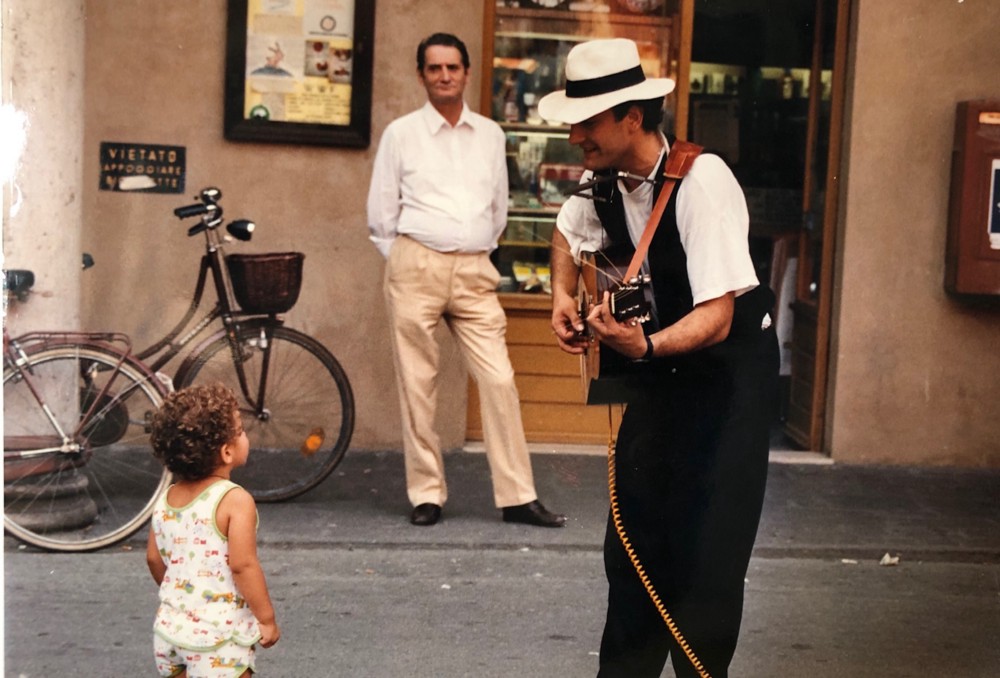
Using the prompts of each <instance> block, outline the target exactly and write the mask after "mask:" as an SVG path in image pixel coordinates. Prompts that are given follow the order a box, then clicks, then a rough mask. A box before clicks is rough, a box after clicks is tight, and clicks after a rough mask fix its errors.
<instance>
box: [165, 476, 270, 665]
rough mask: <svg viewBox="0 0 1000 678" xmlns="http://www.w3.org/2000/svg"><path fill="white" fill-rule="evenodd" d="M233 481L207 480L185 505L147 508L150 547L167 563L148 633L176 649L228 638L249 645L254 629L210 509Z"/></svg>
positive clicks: (212, 645) (210, 645) (200, 647)
mask: <svg viewBox="0 0 1000 678" xmlns="http://www.w3.org/2000/svg"><path fill="white" fill-rule="evenodd" d="M235 487H239V486H238V485H237V484H236V483H233V482H231V481H228V480H223V481H220V482H217V483H213V484H212V485H210V486H209V487H207V488H205V490H204V491H203V492H202V493H201V494H199V495H198V497H196V498H195V499H194V501H192V502H191V503H189V504H188V505H186V506H181V507H179V508H175V507H173V506H170V505H169V504H168V503H167V493H166V492H164V493H163V495H162V496H161V497H160V498H159V500H158V501H157V503H156V508H155V509H154V510H153V517H152V529H153V535H154V536H155V538H156V546H157V548H158V549H159V551H160V556H161V557H162V558H163V563H164V564H165V565H166V567H167V571H166V574H165V575H164V576H163V583H162V584H161V585H160V607H159V609H158V610H157V611H156V622H155V624H154V631H155V632H156V634H157V635H159V636H160V637H161V638H163V639H165V640H167V641H168V642H170V643H173V644H174V645H177V646H179V647H183V648H187V649H192V650H203V649H211V648H215V647H218V646H220V645H222V644H223V643H226V642H229V641H232V642H234V643H236V644H237V645H244V646H250V645H253V644H254V643H256V642H257V641H258V640H260V629H259V628H258V626H257V620H256V619H255V618H254V616H253V613H252V612H250V608H249V607H247V604H246V601H245V600H243V596H241V595H240V594H239V591H237V589H236V583H235V582H234V581H233V572H232V570H230V569H229V540H228V539H227V538H226V537H225V536H223V535H222V533H221V532H219V528H218V527H217V526H216V523H215V511H216V509H217V508H218V506H219V502H220V501H222V498H223V497H224V496H225V495H226V493H227V492H229V491H230V490H232V489H233V488H235Z"/></svg>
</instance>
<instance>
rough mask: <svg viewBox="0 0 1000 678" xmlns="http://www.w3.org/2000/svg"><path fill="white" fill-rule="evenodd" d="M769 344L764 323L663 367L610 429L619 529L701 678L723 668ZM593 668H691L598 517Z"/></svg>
mask: <svg viewBox="0 0 1000 678" xmlns="http://www.w3.org/2000/svg"><path fill="white" fill-rule="evenodd" d="M777 374H778V348H777V341H776V339H775V336H774V332H773V329H772V330H767V331H763V332H761V334H760V336H759V341H754V344H753V345H752V346H748V347H743V348H741V349H740V350H739V351H738V352H735V353H734V354H732V355H729V356H728V357H727V358H726V359H725V360H721V361H719V363H718V364H717V365H716V366H715V368H713V369H711V370H708V371H696V372H688V373H684V370H683V369H681V370H678V373H677V374H666V375H664V377H663V378H661V379H659V380H658V383H657V384H656V386H655V388H653V389H650V390H649V392H648V393H647V394H646V397H644V398H641V399H637V400H635V401H633V402H631V403H629V405H628V407H627V409H626V411H625V415H624V418H623V420H622V424H621V428H620V430H619V435H618V444H617V451H616V475H617V482H616V486H617V494H618V503H619V507H620V512H621V518H622V522H623V524H624V527H625V531H626V533H627V535H628V537H629V539H630V541H631V543H632V546H633V547H634V549H635V553H636V555H637V556H638V558H639V560H640V561H641V563H642V565H643V567H644V568H645V571H646V574H647V576H649V577H650V579H651V583H652V585H653V586H654V587H655V589H656V592H657V593H658V594H659V596H660V598H661V600H662V601H663V603H664V604H665V606H666V608H667V611H668V612H669V613H670V615H671V616H672V618H673V620H674V622H675V623H676V625H677V627H678V630H679V631H680V633H681V634H682V636H683V637H684V639H685V640H686V641H687V642H688V644H689V646H690V648H691V650H692V651H693V652H694V654H695V655H696V656H697V658H698V659H699V660H700V661H701V663H702V665H703V667H704V668H705V670H706V671H707V672H708V673H709V674H710V675H711V676H712V678H724V677H725V676H727V675H728V671H729V664H730V662H731V661H732V658H733V654H734V652H735V650H736V643H737V638H738V637H739V630H740V623H741V619H742V615H743V587H744V578H745V576H746V570H747V566H748V564H749V561H750V552H751V550H752V548H753V543H754V540H755V538H756V535H757V526H758V523H759V521H760V512H761V507H762V505H763V500H764V487H765V482H766V478H767V458H768V447H769V426H770V423H771V421H772V419H773V415H774V412H775V409H774V407H775V398H776V393H777ZM604 564H605V571H606V574H607V578H608V586H609V590H608V613H607V621H606V624H605V627H604V636H603V639H602V641H601V656H600V673H599V676H600V677H601V678H610V677H618V676H622V677H624V676H628V677H629V678H641V677H643V676H650V677H653V678H655V677H658V676H659V675H660V673H661V671H662V670H663V666H664V664H665V663H666V660H667V657H668V656H669V657H670V659H671V661H672V663H673V667H674V671H675V673H676V674H677V676H678V677H679V678H680V677H686V676H697V675H699V674H698V673H697V671H696V670H695V669H694V667H693V665H692V663H691V662H690V660H689V659H688V657H687V656H686V655H685V654H684V652H683V651H682V649H681V648H680V647H679V646H678V645H677V643H676V641H675V640H674V638H673V636H672V635H671V633H670V631H669V629H668V628H667V626H666V624H665V623H664V621H663V619H662V618H661V616H660V614H659V612H658V611H657V610H656V607H655V606H654V604H653V603H652V601H651V600H650V596H649V593H648V592H647V590H646V589H645V588H644V586H643V585H642V583H641V582H640V580H639V577H638V575H637V574H636V571H635V569H634V566H633V564H632V562H631V561H630V560H629V558H628V555H627V554H626V552H625V549H624V548H623V546H622V544H621V542H620V540H619V536H618V533H617V531H616V530H615V527H614V525H613V522H612V520H611V518H610V517H609V521H608V528H607V533H606V535H605V541H604Z"/></svg>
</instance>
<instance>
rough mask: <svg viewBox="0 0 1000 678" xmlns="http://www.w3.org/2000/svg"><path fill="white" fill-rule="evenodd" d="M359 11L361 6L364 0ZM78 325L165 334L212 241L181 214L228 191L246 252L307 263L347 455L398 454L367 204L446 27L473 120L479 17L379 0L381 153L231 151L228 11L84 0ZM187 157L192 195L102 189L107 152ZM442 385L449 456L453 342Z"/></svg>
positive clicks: (457, 381)
mask: <svg viewBox="0 0 1000 678" xmlns="http://www.w3.org/2000/svg"><path fill="white" fill-rule="evenodd" d="M358 1H363V0H358ZM86 9H87V17H86V26H85V27H86V75H87V81H86V96H85V107H84V111H83V114H84V118H85V120H86V132H85V135H84V140H83V159H84V163H83V165H84V173H85V176H84V182H85V183H84V185H85V189H86V190H85V192H84V196H83V197H84V210H83V211H84V221H85V227H84V230H83V241H84V243H83V247H84V249H86V250H88V251H91V252H92V253H93V254H94V256H95V258H96V259H97V266H96V267H95V269H93V270H90V271H87V272H86V273H85V275H84V282H83V285H84V307H83V316H84V321H85V323H86V325H87V326H88V327H90V328H93V329H101V328H114V329H120V330H123V331H127V332H130V333H131V334H132V335H133V336H134V337H135V340H136V344H137V345H138V346H145V345H147V344H149V343H151V342H152V341H153V340H154V339H155V338H158V337H159V336H160V335H162V334H163V333H164V332H166V331H167V330H168V329H169V328H170V327H171V326H172V321H173V319H175V318H179V316H180V315H181V314H182V313H183V311H184V310H185V309H186V307H187V303H188V299H189V298H190V294H191V289H192V288H193V286H194V278H195V273H196V271H197V266H198V261H199V257H200V255H201V252H202V250H203V245H202V242H201V241H200V240H198V239H196V238H191V239H189V238H187V237H186V235H185V232H184V227H182V226H181V225H180V222H179V221H177V220H176V219H175V218H174V217H173V214H172V210H173V208H174V207H177V206H179V205H182V204H185V203H186V202H190V197H191V196H192V195H194V194H195V193H196V192H197V191H198V190H199V189H200V188H202V187H204V186H209V185H214V186H218V187H219V188H221V189H222V191H223V194H224V197H223V200H222V204H223V206H224V208H225V211H226V217H227V218H236V217H246V218H251V219H253V220H254V221H256V222H257V224H258V231H257V232H256V233H255V235H254V240H253V242H251V243H249V244H248V245H241V246H239V248H238V250H237V249H236V248H234V249H233V250H232V251H245V252H264V251H283V250H293V249H294V250H300V251H303V252H305V253H306V263H305V274H304V283H303V291H302V295H301V296H300V299H299V302H298V304H297V305H296V307H295V308H294V309H293V310H292V311H291V312H290V313H289V314H288V318H287V320H288V324H289V325H290V326H293V327H295V328H298V329H300V330H303V331H305V332H307V333H309V334H312V335H313V336H314V337H316V338H317V339H319V340H320V341H321V342H323V343H324V344H325V345H326V346H328V347H329V348H330V349H331V350H332V351H333V353H334V354H335V355H336V356H337V358H338V359H339V360H340V361H341V363H342V364H343V366H344V368H345V370H346V371H347V373H348V376H349V377H350V379H351V382H352V385H353V386H354V391H355V394H354V395H355V400H356V403H357V426H356V429H355V434H354V439H353V441H352V444H353V445H355V446H360V447H376V448H378V447H398V446H399V444H400V442H399V441H400V431H399V413H398V412H399V410H398V405H397V400H396V387H395V376H394V372H393V366H392V358H391V352H390V345H389V341H388V329H387V324H386V315H385V310H384V304H383V301H382V294H381V277H382V271H383V261H382V258H381V256H380V255H379V254H378V253H377V251H376V250H375V248H374V246H372V245H371V243H370V242H369V241H368V230H367V227H366V224H365V199H366V196H367V190H368V180H369V173H370V168H371V164H372V161H373V159H374V154H375V150H376V148H377V142H378V139H379V137H380V135H381V133H382V131H383V130H384V129H385V127H386V125H387V124H388V123H389V122H390V121H391V120H392V119H394V118H396V117H398V116H399V115H401V114H403V113H405V112H407V111H409V110H412V109H414V108H417V107H419V106H420V105H422V104H423V102H424V101H425V99H426V97H425V93H424V91H423V89H422V88H421V87H420V85H419V83H418V82H417V78H416V62H415V56H416V46H417V44H418V42H419V41H420V40H421V39H422V38H423V37H425V36H426V35H427V34H429V33H431V32H434V31H437V30H443V31H448V32H452V33H455V34H457V35H459V36H460V37H462V38H463V39H464V40H465V41H466V44H467V45H468V47H469V50H470V55H471V58H472V64H473V69H472V73H471V80H470V83H469V86H468V89H467V101H468V103H469V105H470V106H472V107H473V108H476V109H478V105H479V102H478V99H479V82H480V79H479V73H480V64H481V61H482V53H481V43H482V20H483V17H482V6H481V3H479V2H470V0H434V1H433V2H428V1H427V0H378V1H377V3H376V18H375V23H376V27H375V33H376V39H375V63H374V83H373V109H372V146H371V147H370V148H369V149H367V150H356V149H343V148H335V147H307V146H291V145H269V144H257V143H232V142H227V141H225V140H224V139H223V79H224V69H225V26H226V2H225V0H185V2H183V3H177V2H162V1H161V0H129V1H127V2H105V1H104V0H87V2H86ZM105 141H113V142H129V143H151V144H166V145H177V146H184V147H186V148H187V179H186V183H187V186H186V192H185V194H184V195H176V194H173V195H154V194H126V193H115V192H109V191H99V190H97V187H98V182H99V169H100V168H99V162H98V160H99V146H100V143H101V142H105ZM442 359H443V362H444V365H445V369H444V372H443V374H442V377H441V379H440V381H439V388H440V390H441V395H442V399H441V402H442V407H441V410H442V413H443V414H442V416H441V419H442V422H441V424H442V431H443V443H444V445H445V446H446V447H453V446H457V445H460V444H461V442H462V440H463V439H464V432H465V428H464V427H465V398H466V394H465V389H466V381H465V376H464V373H463V371H462V368H461V366H460V361H459V360H458V355H457V352H455V351H454V349H453V348H452V347H451V344H450V342H447V343H446V349H445V351H444V352H443V355H442Z"/></svg>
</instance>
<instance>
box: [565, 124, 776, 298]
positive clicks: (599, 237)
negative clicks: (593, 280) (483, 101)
mask: <svg viewBox="0 0 1000 678" xmlns="http://www.w3.org/2000/svg"><path fill="white" fill-rule="evenodd" d="M664 144H666V141H664ZM661 159H662V156H661ZM655 171H656V170H654V172H655ZM592 177H593V173H592V172H589V171H587V172H584V174H583V176H582V177H581V178H580V182H581V183H583V182H585V181H589V180H590V179H591V178H592ZM648 178H652V174H651V175H650V176H649V177H648ZM618 188H619V190H620V191H621V195H622V197H623V203H624V205H625V221H626V223H627V224H628V229H629V233H630V235H631V236H632V243H633V245H634V244H636V243H638V242H639V239H640V237H641V236H642V232H643V231H644V230H645V228H646V222H647V221H648V220H649V215H650V213H651V212H652V211H653V196H652V194H653V186H652V184H649V183H643V184H642V185H640V186H639V187H638V188H637V189H635V190H634V191H632V192H631V193H629V192H628V191H626V190H625V187H624V186H623V185H622V184H621V181H620V180H619V184H618ZM556 225H557V227H558V228H559V230H560V231H561V232H562V234H563V235H564V236H565V237H566V240H567V242H568V243H569V245H570V249H571V250H572V253H573V256H574V257H577V258H579V254H580V251H581V250H585V251H596V250H600V249H602V248H603V247H605V246H607V244H608V242H607V236H606V235H605V232H604V229H603V228H602V227H601V221H600V219H599V218H598V217H597V211H596V210H595V209H594V202H593V200H589V199H587V198H580V197H577V196H573V197H571V198H570V199H569V200H567V201H566V202H565V203H564V204H563V206H562V209H561V210H560V211H559V216H558V218H557V221H556ZM749 228H750V217H749V214H748V212H747V205H746V199H745V198H744V196H743V190H742V189H741V188H740V185H739V183H738V182H737V181H736V177H734V176H733V173H732V172H731V171H730V169H729V168H728V167H727V166H726V164H725V163H724V162H723V161H722V159H721V158H719V157H718V156H715V155H710V154H702V155H699V156H698V158H697V159H696V160H695V161H694V165H693V166H692V167H691V170H690V171H689V172H688V174H687V176H686V177H685V178H684V180H683V181H682V182H681V183H680V185H679V186H678V188H677V230H678V232H679V233H680V238H681V245H682V246H683V247H684V254H685V256H686V257H687V269H688V282H689V283H690V285H691V293H692V295H693V301H694V304H695V305H697V304H700V303H701V302H703V301H708V300H710V299H716V298H718V297H720V296H722V295H723V294H726V293H727V292H735V293H736V296H739V295H741V294H743V293H744V292H748V291H749V290H752V289H753V288H754V287H756V286H757V285H759V284H760V283H759V281H758V279H757V273H756V271H755V269H754V265H753V260H752V259H751V258H750V249H749V246H748V243H747V236H748V231H749ZM653 286H654V287H655V286H656V281H655V280H654V281H653Z"/></svg>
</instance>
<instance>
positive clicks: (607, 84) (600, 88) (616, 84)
mask: <svg viewBox="0 0 1000 678" xmlns="http://www.w3.org/2000/svg"><path fill="white" fill-rule="evenodd" d="M645 80H646V75H645V74H644V73H643V72H642V66H634V67H632V68H630V69H628V70H627V71H621V72H619V73H612V74H611V75H605V76H602V77H600V78H590V79H589V80H567V81H566V96H567V97H569V98H570V99H583V98H586V97H596V96H598V95H600V94H607V93H608V92H617V91H618V90H620V89H625V88H626V87H631V86H633V85H638V84H641V83H642V82H644V81H645Z"/></svg>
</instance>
